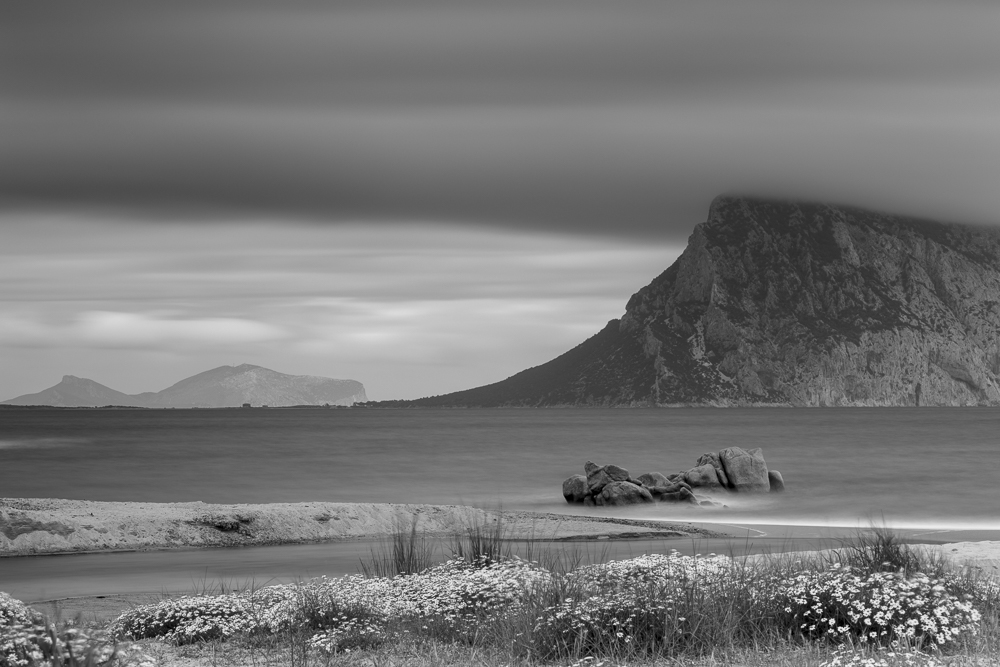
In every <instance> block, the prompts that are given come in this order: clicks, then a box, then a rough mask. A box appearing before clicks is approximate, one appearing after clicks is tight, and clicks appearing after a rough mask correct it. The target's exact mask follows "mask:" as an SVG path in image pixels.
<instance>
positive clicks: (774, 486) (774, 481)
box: [767, 470, 785, 493]
mask: <svg viewBox="0 0 1000 667" xmlns="http://www.w3.org/2000/svg"><path fill="white" fill-rule="evenodd" d="M767 482H768V484H769V485H770V488H771V493H781V492H782V491H784V490H785V480H784V479H783V478H782V477H781V473H780V472H778V471H777V470H768V471H767Z"/></svg>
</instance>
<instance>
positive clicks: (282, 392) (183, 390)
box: [3, 364, 367, 408]
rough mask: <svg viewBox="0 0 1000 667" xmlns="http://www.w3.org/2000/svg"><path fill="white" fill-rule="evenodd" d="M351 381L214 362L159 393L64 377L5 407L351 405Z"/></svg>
mask: <svg viewBox="0 0 1000 667" xmlns="http://www.w3.org/2000/svg"><path fill="white" fill-rule="evenodd" d="M365 400H367V397H366V396H365V388H364V385H362V384H361V383H360V382H357V381H355V380H335V379H333V378H325V377H319V376H314V375H286V374H284V373H278V372H277V371H272V370H270V369H267V368H262V367H260V366H253V365H250V364H243V365H241V366H220V367H219V368H214V369H212V370H210V371H205V372H204V373H199V374H198V375H194V376H192V377H189V378H187V379H184V380H181V381H180V382H178V383H177V384H175V385H172V386H170V387H168V388H166V389H164V390H163V391H160V392H155V393H154V392H145V393H142V394H135V395H129V394H123V393H121V392H118V391H115V390H114V389H109V388H108V387H105V386H104V385H101V384H98V383H97V382H94V381H93V380H87V379H82V378H76V377H73V376H72V375H67V376H65V377H64V378H63V381H62V382H60V383H59V384H57V385H55V386H54V387H50V388H49V389H46V390H45V391H42V392H39V393H37V394H27V395H25V396H18V397H17V398H12V399H10V400H9V401H4V402H3V403H5V404H10V405H53V406H60V407H86V406H100V405H128V406H136V407H144V408H221V407H238V406H240V405H242V404H244V403H250V404H251V405H258V406H259V405H270V406H274V407H279V406H287V405H324V404H326V403H329V404H330V405H352V404H354V403H356V402H359V401H365Z"/></svg>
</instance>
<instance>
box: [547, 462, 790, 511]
mask: <svg viewBox="0 0 1000 667" xmlns="http://www.w3.org/2000/svg"><path fill="white" fill-rule="evenodd" d="M583 469H584V472H585V473H586V474H584V475H573V476H572V477H570V478H569V479H567V480H566V481H565V482H563V497H564V498H566V502H568V503H583V504H584V505H588V506H594V505H599V506H621V505H638V504H642V503H653V502H657V501H659V502H674V503H690V504H693V505H700V506H704V507H721V506H722V503H721V502H719V501H717V500H713V499H712V498H710V497H708V496H706V495H703V493H769V492H770V493H776V492H781V491H784V489H785V483H784V480H783V479H782V477H781V473H780V472H778V471H777V470H768V469H767V463H766V462H765V461H764V453H763V452H762V451H761V449H760V447H757V448H756V449H751V450H745V449H742V448H741V447H729V448H727V449H723V450H721V451H719V452H717V453H716V452H709V453H707V454H702V455H701V457H700V458H699V459H698V462H697V463H696V464H695V466H694V467H693V468H691V469H689V470H686V471H684V472H678V473H673V474H671V475H664V474H662V473H659V472H647V473H644V474H642V475H639V476H638V477H632V475H631V474H630V473H629V471H628V470H625V468H621V467H619V466H616V465H613V464H609V465H604V466H599V465H597V464H596V463H594V462H593V461H587V463H586V464H585V465H584V466H583ZM696 490H697V491H698V493H696Z"/></svg>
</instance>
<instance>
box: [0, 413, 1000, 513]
mask: <svg viewBox="0 0 1000 667" xmlns="http://www.w3.org/2000/svg"><path fill="white" fill-rule="evenodd" d="M733 445H738V446H741V447H745V448H750V447H762V448H763V450H764V455H765V457H766V459H767V462H768V466H769V467H770V468H773V469H777V470H780V471H781V472H782V474H783V476H784V478H785V481H786V485H787V487H788V492H787V493H786V494H783V495H777V496H773V497H766V498H761V499H754V500H746V499H740V498H732V497H731V498H729V499H727V500H725V502H727V503H728V504H729V505H730V508H729V509H728V510H700V509H698V508H687V507H684V508H679V507H676V506H671V505H658V506H656V507H655V508H644V509H642V510H637V511H635V512H632V514H642V515H647V516H655V517H659V518H664V519H670V518H679V519H688V520H690V519H700V520H710V521H734V522H738V523H743V524H747V523H771V524H774V523H806V524H821V525H848V526H853V525H857V524H858V523H859V522H860V523H862V524H867V522H868V520H869V519H870V518H875V519H876V520H882V518H883V517H884V519H885V520H886V521H887V522H889V523H891V524H894V525H898V526H901V527H921V528H933V527H939V528H950V529H960V528H993V529H995V528H1000V486H998V479H997V477H998V471H1000V463H998V454H1000V409H992V408H968V409H965V408H939V409H935V408H920V409H914V408H887V409H870V408H868V409H794V410H793V409H746V410H740V409H676V410H592V409H589V410H528V409H525V410H291V409H286V410H273V409H272V410H263V409H255V410H155V411H154V410H150V411H114V410H38V411H22V410H0V495H3V496H8V497H63V498H79V499H88V500H122V501H129V500H133V501H158V502H168V501H193V500H201V501H204V502H209V503H262V502H294V501H310V500H313V501H315V500H322V501H334V502H393V503H403V502H407V503H412V502H416V503H462V504H473V505H481V506H497V505H502V506H503V507H506V508H524V509H533V510H543V511H561V512H565V511H574V512H577V511H580V509H578V508H576V507H573V508H570V507H569V506H568V505H566V503H565V502H564V501H563V499H562V496H561V483H562V481H563V479H565V478H566V477H568V476H569V475H572V474H575V473H577V472H582V468H583V463H584V462H585V461H586V460H587V459H592V460H594V461H596V462H598V463H616V464H618V465H621V466H624V467H625V468H627V469H628V470H629V471H631V472H632V473H633V475H638V474H641V473H643V472H648V471H654V470H655V471H660V472H664V473H669V472H674V471H679V470H684V469H687V468H689V467H691V466H692V465H694V463H695V461H696V460H697V458H698V456H699V455H700V454H702V453H703V452H708V451H717V450H719V449H721V448H724V447H729V446H733ZM581 509H582V508H581ZM593 512H594V513H606V512H607V511H606V510H601V509H600V508H598V509H596V510H593ZM617 514H627V513H626V512H623V511H620V510H619V511H617Z"/></svg>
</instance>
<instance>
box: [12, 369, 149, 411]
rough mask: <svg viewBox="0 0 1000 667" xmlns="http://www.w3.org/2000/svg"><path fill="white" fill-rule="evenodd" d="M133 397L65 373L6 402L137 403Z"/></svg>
mask: <svg viewBox="0 0 1000 667" xmlns="http://www.w3.org/2000/svg"><path fill="white" fill-rule="evenodd" d="M132 399H133V397H132V396H129V395H128V394H123V393H121V392H120V391H115V390H114V389H111V388H110V387H105V386H104V385H103V384H100V383H99V382H94V381H93V380H88V379H87V378H78V377H76V376H75V375H64V376H63V379H62V382H60V383H59V384H57V385H55V386H53V387H49V388H48V389H46V390H44V391H40V392H38V393H37V394H25V395H24V396H18V397H17V398H12V399H10V400H9V401H4V403H5V404H6V403H9V404H11V405H57V406H81V405H89V406H94V405H135V403H131V402H129V401H132Z"/></svg>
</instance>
